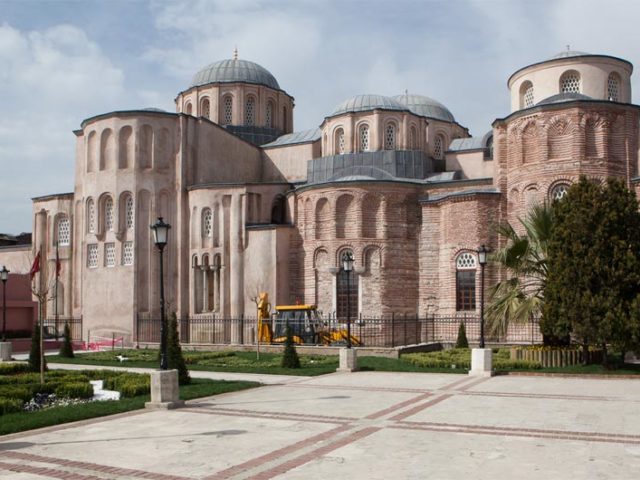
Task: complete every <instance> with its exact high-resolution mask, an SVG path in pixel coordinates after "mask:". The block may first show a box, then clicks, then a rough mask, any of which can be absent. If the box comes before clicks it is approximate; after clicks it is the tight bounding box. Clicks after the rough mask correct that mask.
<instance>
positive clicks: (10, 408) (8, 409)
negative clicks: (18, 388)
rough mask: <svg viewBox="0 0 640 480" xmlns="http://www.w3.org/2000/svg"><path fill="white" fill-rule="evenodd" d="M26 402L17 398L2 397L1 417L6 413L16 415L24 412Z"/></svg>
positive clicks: (0, 399) (0, 404)
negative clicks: (23, 407)
mask: <svg viewBox="0 0 640 480" xmlns="http://www.w3.org/2000/svg"><path fill="white" fill-rule="evenodd" d="M23 404H24V402H22V401H21V400H17V399H15V398H5V397H0V415H4V414H5V413H14V412H19V411H20V410H22V405H23Z"/></svg>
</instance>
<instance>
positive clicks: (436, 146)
mask: <svg viewBox="0 0 640 480" xmlns="http://www.w3.org/2000/svg"><path fill="white" fill-rule="evenodd" d="M443 144H444V141H443V139H442V135H437V136H436V138H435V139H434V140H433V157H434V158H435V159H436V160H442V156H443V153H444V148H443Z"/></svg>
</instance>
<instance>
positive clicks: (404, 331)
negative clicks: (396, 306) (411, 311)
mask: <svg viewBox="0 0 640 480" xmlns="http://www.w3.org/2000/svg"><path fill="white" fill-rule="evenodd" d="M402 323H403V324H404V326H403V328H402V332H403V334H404V342H403V343H404V345H406V344H407V314H406V313H405V314H403V317H402Z"/></svg>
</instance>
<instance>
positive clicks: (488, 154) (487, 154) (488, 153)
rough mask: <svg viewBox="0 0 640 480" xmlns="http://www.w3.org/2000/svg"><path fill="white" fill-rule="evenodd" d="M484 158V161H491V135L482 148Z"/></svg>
mask: <svg viewBox="0 0 640 480" xmlns="http://www.w3.org/2000/svg"><path fill="white" fill-rule="evenodd" d="M484 158H485V160H492V159H493V135H490V136H489V138H487V143H486V146H485V147H484Z"/></svg>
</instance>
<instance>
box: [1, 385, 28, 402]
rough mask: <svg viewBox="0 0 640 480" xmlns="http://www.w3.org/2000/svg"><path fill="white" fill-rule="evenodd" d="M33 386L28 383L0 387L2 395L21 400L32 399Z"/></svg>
mask: <svg viewBox="0 0 640 480" xmlns="http://www.w3.org/2000/svg"><path fill="white" fill-rule="evenodd" d="M31 396H32V395H31V387H29V386H28V385H2V387H0V397H4V398H12V399H15V400H20V401H21V402H23V403H24V402H28V401H29V400H31Z"/></svg>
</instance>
